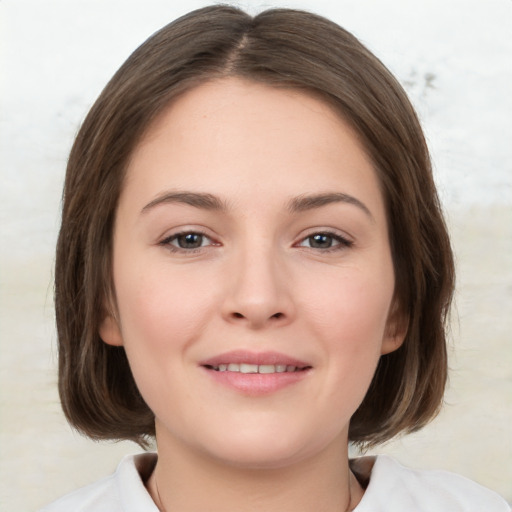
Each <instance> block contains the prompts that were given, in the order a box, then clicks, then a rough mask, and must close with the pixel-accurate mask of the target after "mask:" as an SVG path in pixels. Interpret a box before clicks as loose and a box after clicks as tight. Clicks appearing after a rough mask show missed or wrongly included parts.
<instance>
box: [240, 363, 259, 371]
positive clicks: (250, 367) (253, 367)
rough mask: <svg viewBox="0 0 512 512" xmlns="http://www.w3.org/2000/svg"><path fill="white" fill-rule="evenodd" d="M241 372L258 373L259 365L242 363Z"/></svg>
mask: <svg viewBox="0 0 512 512" xmlns="http://www.w3.org/2000/svg"><path fill="white" fill-rule="evenodd" d="M240 373H258V365H257V364H245V363H242V364H241V365H240Z"/></svg>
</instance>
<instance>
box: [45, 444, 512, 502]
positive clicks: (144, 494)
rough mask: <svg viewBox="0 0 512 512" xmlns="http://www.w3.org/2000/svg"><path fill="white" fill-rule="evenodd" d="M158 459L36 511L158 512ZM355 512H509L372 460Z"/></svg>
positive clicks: (440, 475) (487, 495)
mask: <svg viewBox="0 0 512 512" xmlns="http://www.w3.org/2000/svg"><path fill="white" fill-rule="evenodd" d="M156 457H157V456H156V454H154V453H144V454H140V455H135V456H133V455H130V456H127V457H125V458H124V459H123V460H122V461H121V463H120V464H119V466H118V468H117V471H116V472H115V473H114V474H113V475H112V476H109V477H107V478H104V479H102V480H99V481H98V482H96V483H94V484H92V485H89V486H87V487H84V488H82V489H79V490H77V491H75V492H72V493H71V494H67V495H66V496H64V497H62V498H60V499H59V500H57V501H56V502H54V503H53V504H51V505H48V506H47V507H45V508H43V509H42V510H40V512H158V508H157V506H156V505H155V503H154V502H153V500H152V498H151V496H150V495H149V493H148V491H147V490H146V487H145V486H144V480H143V479H147V477H148V476H149V475H150V474H151V471H152V470H153V468H154V466H155V463H156ZM354 512H511V509H510V507H509V505H507V503H506V502H505V501H504V500H503V499H502V498H501V497H500V496H498V495H497V494H496V493H494V492H493V491H490V490H489V489H486V488H485V487H482V486H481V485H479V484H477V483H475V482H472V481H471V480H468V479H467V478H464V477H462V476H459V475H456V474H453V473H448V472H446V471H416V470H412V469H408V468H406V467H404V466H402V465H401V464H399V463H398V462H397V461H396V460H394V459H392V458H391V457H388V456H385V455H380V456H378V457H377V458H376V460H375V463H374V464H373V468H372V470H371V474H370V481H369V484H368V487H367V489H366V491H365V493H364V496H363V499H362V500H361V502H360V503H359V505H358V506H357V507H356V508H355V511H354Z"/></svg>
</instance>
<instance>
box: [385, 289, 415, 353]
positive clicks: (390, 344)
mask: <svg viewBox="0 0 512 512" xmlns="http://www.w3.org/2000/svg"><path fill="white" fill-rule="evenodd" d="M408 329H409V317H408V315H406V314H405V313H404V311H403V308H401V307H400V305H399V303H398V300H397V299H396V298H394V299H393V303H392V304H391V308H390V310H389V315H388V320H387V323H386V330H385V332H384V337H383V339H382V346H381V351H380V353H381V354H382V355H384V354H389V353H391V352H394V351H395V350H397V349H399V348H400V347H401V346H402V343H403V342H404V340H405V336H406V335H407V331H408Z"/></svg>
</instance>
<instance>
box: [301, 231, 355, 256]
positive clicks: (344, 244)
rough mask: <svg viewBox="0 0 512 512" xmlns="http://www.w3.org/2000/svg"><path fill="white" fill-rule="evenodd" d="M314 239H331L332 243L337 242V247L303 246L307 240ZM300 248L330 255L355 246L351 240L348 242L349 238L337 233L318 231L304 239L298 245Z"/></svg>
mask: <svg viewBox="0 0 512 512" xmlns="http://www.w3.org/2000/svg"><path fill="white" fill-rule="evenodd" d="M314 237H325V238H329V239H331V241H332V242H337V243H336V245H331V246H330V247H326V248H320V247H307V246H304V245H302V244H303V243H304V242H306V241H307V240H310V241H311V240H312V239H313V238H314ZM296 245H297V246H298V247H306V248H307V249H313V250H317V251H320V252H322V253H329V252H335V251H340V250H343V249H348V248H350V247H352V246H353V245H354V242H352V241H351V240H348V239H347V238H345V237H343V236H341V235H338V234H336V233H333V232H332V231H317V232H314V233H311V234H310V235H308V236H306V237H305V238H303V239H302V240H301V241H300V242H299V243H298V244H296Z"/></svg>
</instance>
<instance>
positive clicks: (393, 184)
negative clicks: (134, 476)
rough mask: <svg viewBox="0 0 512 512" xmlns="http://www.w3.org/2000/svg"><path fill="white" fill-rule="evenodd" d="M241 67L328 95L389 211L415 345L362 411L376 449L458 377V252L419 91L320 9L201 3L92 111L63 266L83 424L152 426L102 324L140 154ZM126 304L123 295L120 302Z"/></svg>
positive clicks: (72, 185)
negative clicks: (175, 107)
mask: <svg viewBox="0 0 512 512" xmlns="http://www.w3.org/2000/svg"><path fill="white" fill-rule="evenodd" d="M225 76H237V77H242V78H247V79H249V80H253V81H259V82H263V83H266V84H269V85H272V86H276V87H294V88H300V89H302V90H305V91H309V92H312V93H314V94H316V95H317V96H318V95H319V96H320V97H321V98H323V99H324V100H325V101H327V102H328V103H329V104H330V105H331V106H332V107H334V108H335V109H337V110H338V111H339V112H340V113H341V115H342V116H343V118H344V119H345V120H346V121H347V122H349V123H350V124H351V125H352V126H353V128H354V129H355V130H356V131H357V133H358V134H359V136H360V137H361V140H362V142H363V144H364V146H365V148H366V151H367V152H368V154H369V155H370V157H371V158H372V159H373V162H374V165H375V168H376V171H377V173H378V176H379V179H380V183H381V187H382V191H383V195H384V199H385V202H386V208H387V217H388V223H389V237H390V244H391V250H392V254H393V261H394V267H395V275H396V285H395V297H396V301H397V304H398V307H399V308H400V310H401V312H402V313H403V315H404V317H405V318H406V321H407V322H408V330H407V335H406V338H405V341H404V343H403V345H402V346H401V347H400V348H399V349H398V350H396V351H395V352H392V353H390V354H387V355H384V356H382V357H381V359H380V362H379V365H378V368H377V371H376V373H375V376H374V378H373V381H372V383H371V385H370V388H369V390H368V393H367V395H366V397H365V399H364V401H363V402H362V404H361V405H360V407H359V409H358V410H357V411H356V412H355V414H354V415H353V417H352V420H351V424H350V434H349V437H350V440H351V441H354V442H357V443H361V444H367V445H371V444H376V443H379V442H382V441H385V440H388V439H390V438H391V437H393V436H395V435H397V434H398V433H400V432H403V431H412V430H416V429H418V428H420V427H422V426H423V425H424V424H425V423H426V422H428V421H429V420H430V419H432V418H433V417H434V416H435V414H436V413H437V411H438V409H439V407H440V403H441V401H442V396H443V393H444V387H445V382H446V377H447V361H446V340H445V328H446V321H447V319H446V317H447V314H448V310H449V306H450V303H451V298H452V292H453V286H454V268H453V257H452V252H451V248H450V242H449V238H448V234H447V231H446V226H445V223H444V220H443V216H442V213H441V209H440V204H439V200H438V197H437V193H436V189H435V186H434V182H433V178H432V171H431V164H430V159H429V154H428V150H427V147H426V144H425V140H424V137H423V133H422V130H421V127H420V125H419V122H418V120H417V117H416V114H415V112H414V109H413V108H412V106H411V104H410V102H409V100H408V99H407V96H406V94H405V92H404V91H403V89H402V88H401V86H400V85H399V84H398V82H397V81H396V80H395V79H394V78H393V76H392V75H391V74H390V72H389V71H388V70H387V69H386V68H385V67H384V65H383V64H382V63H381V62H380V61H379V60H378V59H377V58H376V57H375V56H374V55H373V54H372V53H370V52H369V51H368V50H367V49H366V48H365V47H364V46H363V45H362V44H361V43H360V42H359V41H358V40H357V39H356V38H355V37H354V36H353V35H351V34H350V33H348V32H347V31H345V30H344V29H342V28H340V27H339V26H338V25H336V24H334V23H332V22H330V21H328V20H326V19H324V18H322V17H320V16H316V15H314V14H310V13H306V12H302V11H295V10H287V9H273V10H268V11H265V12H262V13H261V14H259V15H257V16H255V17H251V16H249V15H248V14H246V13H244V12H243V11H241V10H239V9H236V8H233V7H227V6H212V7H207V8H203V9H199V10H197V11H194V12H192V13H190V14H188V15H186V16H184V17H182V18H180V19H178V20H177V21H175V22H173V23H171V24H169V25H167V26H166V27H164V28H163V29H161V30H160V31H159V32H157V33H156V34H154V35H153V36H152V37H150V38H149V39H148V40H147V41H146V42H145V43H144V44H143V45H142V46H140V47H139V48H138V49H137V50H136V51H135V52H134V53H133V54H132V55H131V56H130V57H129V58H128V60H127V61H126V62H125V63H124V64H123V66H122V67H121V68H120V69H119V71H118V72H117V73H116V74H115V75H114V77H113V78H112V79H111V81H110V82H109V83H108V85H107V86H106V88H105V89H104V90H103V92H102V93H101V95H100V97H99V98H98V100H97V101H96V103H95V104H94V106H93V107H92V109H91V111H90V113H89V114H88V116H87V118H86V119H85V121H84V123H83V126H82V127H81V129H80V131H79V133H78V135H77V137H76V140H75V143H74V145H73V148H72V151H71V154H70V157H69V162H68V167H67V173H66V181H65V186H64V199H63V211H62V227H61V230H60V235H59V240H58V245H57V258H56V270H55V304H56V316H57V329H58V340H59V391H60V396H61V400H62V406H63V409H64V412H65V414H66V417H67V418H68V420H69V421H70V423H71V424H72V425H74V426H75V427H76V428H77V429H78V430H80V431H81V432H83V433H85V434H86V435H88V436H90V437H92V438H95V439H132V440H135V441H137V442H139V443H141V444H144V442H145V440H146V438H147V437H148V436H149V437H150V436H153V435H154V416H153V413H152V412H151V411H150V409H149V408H148V406H147V405H146V404H145V402H144V401H143V399H142V397H141V396H140V394H139V392H138V390H137V387H136V385H135V382H134V380H133V377H132V374H131V371H130V368H129V365H128V361H127V358H126V355H125V352H124V349H123V348H122V347H113V346H110V345H107V344H106V343H103V342H102V340H101V339H100V337H99V334H98V326H99V324H100V322H101V320H102V319H103V318H104V316H105V309H104V305H105V303H108V302H109V300H110V299H111V298H112V296H113V283H112V271H111V257H112V235H113V226H114V218H115V213H116V207H117V203H118V199H119V195H120V191H121V187H122V183H123V179H124V173H125V169H126V166H127V161H128V158H129V157H130V154H131V152H132V151H133V150H134V148H135V146H136V145H137V143H138V141H139V140H140V138H141V136H142V134H143V133H144V132H145V131H146V130H147V128H148V126H149V125H150V123H151V122H152V121H153V120H154V119H155V117H156V116H157V115H158V114H159V113H160V112H161V111H162V110H163V108H164V107H165V106H166V105H167V104H168V103H169V101H170V100H171V99H173V98H176V97H177V96H178V95H179V94H181V93H182V92H184V91H186V90H189V89H190V88H192V87H194V86H195V85H198V84H200V83H202V82H205V81H207V80H211V79H215V78H218V77H225ZM114 300H115V299H114Z"/></svg>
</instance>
